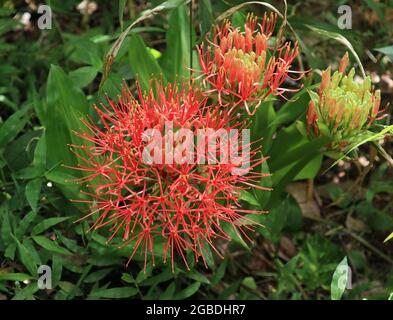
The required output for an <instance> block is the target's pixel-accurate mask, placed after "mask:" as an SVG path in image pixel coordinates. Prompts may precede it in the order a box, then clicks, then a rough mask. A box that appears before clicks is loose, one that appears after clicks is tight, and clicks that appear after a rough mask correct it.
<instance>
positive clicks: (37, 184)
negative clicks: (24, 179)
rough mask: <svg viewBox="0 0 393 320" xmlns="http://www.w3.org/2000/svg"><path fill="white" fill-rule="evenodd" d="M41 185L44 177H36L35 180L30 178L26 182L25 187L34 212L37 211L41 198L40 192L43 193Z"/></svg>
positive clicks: (27, 198)
mask: <svg viewBox="0 0 393 320" xmlns="http://www.w3.org/2000/svg"><path fill="white" fill-rule="evenodd" d="M41 186H42V178H36V179H34V180H30V181H29V182H28V183H27V184H26V189H25V195H26V200H27V202H28V203H29V205H30V207H31V208H32V209H33V211H34V212H37V208H38V200H39V199H40V194H41Z"/></svg>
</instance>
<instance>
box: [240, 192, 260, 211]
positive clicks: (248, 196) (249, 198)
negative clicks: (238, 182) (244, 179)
mask: <svg viewBox="0 0 393 320" xmlns="http://www.w3.org/2000/svg"><path fill="white" fill-rule="evenodd" d="M240 199H242V200H243V201H246V202H248V203H249V204H251V205H253V206H256V207H259V206H260V204H259V202H258V200H257V199H256V198H255V196H254V195H253V194H252V193H251V192H249V191H247V190H240Z"/></svg>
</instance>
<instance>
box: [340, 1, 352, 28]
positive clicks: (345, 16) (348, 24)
mask: <svg viewBox="0 0 393 320" xmlns="http://www.w3.org/2000/svg"><path fill="white" fill-rule="evenodd" d="M337 13H338V14H340V17H339V18H338V19H337V26H338V27H339V28H340V29H341V30H344V29H352V8H351V7H350V6H348V5H341V6H339V7H338V9H337Z"/></svg>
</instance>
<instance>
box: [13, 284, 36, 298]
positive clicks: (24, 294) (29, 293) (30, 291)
mask: <svg viewBox="0 0 393 320" xmlns="http://www.w3.org/2000/svg"><path fill="white" fill-rule="evenodd" d="M38 290H39V288H38V285H37V282H33V283H31V284H30V285H28V286H27V287H26V288H23V289H22V290H20V291H18V293H17V294H15V295H14V296H13V297H12V300H27V299H31V298H32V297H33V295H34V293H36V292H37V291H38Z"/></svg>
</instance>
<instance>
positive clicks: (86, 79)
mask: <svg viewBox="0 0 393 320" xmlns="http://www.w3.org/2000/svg"><path fill="white" fill-rule="evenodd" d="M97 72H98V69H97V68H96V67H92V66H86V67H81V68H79V69H76V70H74V71H71V72H70V73H69V77H70V79H71V81H72V83H73V84H74V86H76V87H78V88H84V87H86V86H87V85H88V84H89V83H91V82H92V81H93V80H94V79H95V77H96V76H97Z"/></svg>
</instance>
